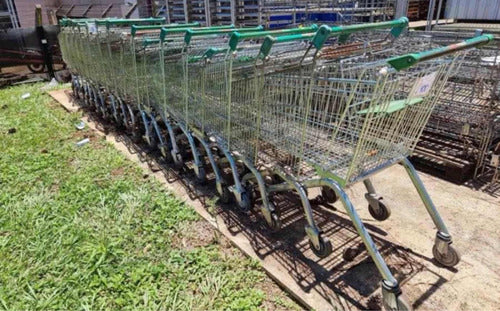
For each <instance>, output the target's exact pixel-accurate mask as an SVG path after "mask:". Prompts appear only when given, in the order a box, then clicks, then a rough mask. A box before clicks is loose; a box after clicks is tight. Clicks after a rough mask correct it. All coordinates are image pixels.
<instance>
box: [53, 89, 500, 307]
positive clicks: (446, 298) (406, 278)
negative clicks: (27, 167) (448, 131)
mask: <svg viewBox="0 0 500 311" xmlns="http://www.w3.org/2000/svg"><path fill="white" fill-rule="evenodd" d="M56 92H59V93H58V94H57V95H52V96H53V97H54V98H56V99H57V100H58V101H59V102H60V103H61V104H62V105H63V106H65V107H66V106H68V105H70V102H71V100H70V98H69V97H68V95H69V93H68V92H64V90H60V91H56ZM66 109H67V110H69V111H71V110H70V109H73V108H69V107H66ZM85 121H86V122H87V123H88V124H89V126H90V127H91V128H93V129H95V130H96V132H97V133H100V135H103V136H104V134H103V133H102V132H101V131H100V130H99V128H101V126H100V125H99V124H97V123H95V122H93V121H92V120H90V119H88V118H85ZM105 139H106V140H107V141H108V142H110V143H111V144H113V145H114V146H115V147H116V148H117V149H118V150H120V151H121V152H123V154H124V155H125V156H126V157H127V158H129V159H130V160H132V161H134V162H136V163H138V165H139V166H141V167H142V168H143V169H144V171H145V172H147V174H150V175H153V176H154V177H156V178H157V179H158V180H159V181H160V182H161V183H162V184H164V186H165V188H166V189H168V190H169V191H171V192H173V193H174V194H175V195H176V196H177V197H179V198H181V199H183V200H185V201H186V202H187V203H188V204H189V205H191V206H192V207H193V208H194V209H195V210H196V211H197V212H198V213H199V214H200V215H201V216H202V217H203V218H205V219H206V220H207V221H208V222H210V223H211V224H212V225H213V226H214V227H216V228H217V229H218V230H219V231H220V232H222V234H224V235H225V236H226V237H227V238H228V239H229V240H230V241H231V242H232V243H233V244H234V245H236V246H237V247H238V248H240V249H241V250H242V251H243V252H244V253H245V254H246V255H248V256H250V257H252V258H255V259H256V260H258V261H259V262H260V263H261V265H262V266H263V268H264V269H265V270H266V271H267V273H268V274H269V275H270V276H271V277H272V278H273V279H274V280H276V282H278V283H279V284H280V285H281V286H282V287H283V288H284V289H285V290H287V291H288V292H289V293H290V294H292V295H293V296H294V297H295V298H296V299H297V300H298V301H299V302H301V303H302V304H303V305H304V306H305V307H307V308H308V309H315V310H359V309H362V310H366V309H372V310H373V309H379V308H380V307H381V306H380V301H381V293H380V289H379V282H380V280H381V279H380V276H379V275H378V273H377V270H376V267H375V265H374V264H373V262H372V261H371V260H370V259H369V258H368V257H367V254H366V253H365V252H362V253H361V254H360V255H359V256H357V257H356V259H355V260H354V261H351V262H347V261H344V260H343V258H342V252H343V250H345V249H346V248H347V247H350V246H357V245H359V244H360V243H361V240H360V238H359V237H358V236H357V234H356V231H355V230H354V228H353V227H352V225H351V222H350V220H349V218H348V216H347V214H346V213H345V211H344V210H343V208H342V206H341V205H340V204H338V203H335V204H334V205H333V206H325V205H315V206H314V214H315V218H316V219H317V220H318V223H319V225H320V226H321V228H322V229H323V230H324V232H325V234H326V236H327V237H328V238H329V239H330V240H331V241H332V243H333V250H334V252H333V254H332V255H330V256H329V257H327V258H324V259H318V258H316V257H315V256H314V255H313V254H312V251H311V250H310V248H309V245H308V242H307V238H306V237H305V234H304V230H303V228H304V225H305V220H304V217H303V214H302V211H301V209H300V202H299V200H298V198H297V197H296V196H294V195H290V194H285V195H276V196H275V197H273V201H274V202H275V203H276V205H277V206H278V208H279V209H280V212H281V216H282V219H283V226H284V228H283V229H282V230H280V231H279V232H277V233H273V232H271V231H269V230H268V229H267V227H266V225H265V222H264V220H263V219H262V216H260V215H259V213H258V212H255V213H251V214H250V215H247V214H243V213H241V212H239V211H238V209H237V207H236V206H231V205H226V206H220V205H214V204H212V202H211V200H210V198H211V197H212V195H213V193H214V192H213V183H211V182H209V183H208V184H207V185H205V186H202V187H200V186H195V185H194V184H195V182H194V178H193V176H192V174H191V175H190V174H189V172H187V173H182V175H181V176H180V175H179V174H178V173H177V172H176V171H174V170H172V169H169V168H164V169H161V170H159V171H156V172H153V171H151V169H150V168H151V165H153V166H155V167H156V168H157V167H159V166H158V163H156V162H155V160H154V159H152V158H149V157H148V156H147V155H146V154H145V152H144V150H143V149H141V148H140V146H137V145H134V144H131V142H130V141H129V140H128V138H127V137H126V136H123V135H120V134H115V133H107V134H106V135H105ZM420 176H421V178H422V180H423V182H424V184H425V185H426V187H427V189H428V191H429V193H430V195H431V197H432V198H433V200H434V202H435V204H436V206H437V207H438V209H439V210H440V212H441V215H442V217H443V219H444V220H445V222H446V223H447V225H448V227H449V230H450V232H451V233H452V235H453V238H454V245H455V247H456V248H457V249H458V250H460V251H461V253H462V261H461V263H460V264H459V265H458V266H457V268H456V269H446V268H442V267H439V266H438V265H436V264H435V263H434V261H433V259H432V252H431V248H432V245H433V240H434V236H435V228H434V225H433V223H432V221H431V220H430V218H429V217H428V215H427V213H426V210H425V208H424V206H423V204H422V202H421V201H420V199H419V197H418V194H417V192H416V190H415V189H414V188H413V186H412V184H411V181H410V180H409V178H408V176H407V175H406V172H405V170H404V168H403V167H401V166H399V165H395V166H392V167H390V168H389V169H387V170H385V171H383V172H380V173H379V174H378V175H376V176H375V177H374V178H373V183H374V185H375V187H376V188H377V190H378V192H379V193H380V194H382V195H383V196H384V198H385V201H386V202H387V203H388V204H389V205H390V206H391V209H392V216H391V218H389V219H388V220H386V221H384V222H377V221H374V220H372V218H371V217H370V215H369V213H368V211H367V208H366V207H367V203H366V201H365V199H364V192H365V190H364V187H363V185H362V184H356V185H354V186H353V187H351V188H349V189H348V190H347V193H348V195H349V197H350V198H351V200H352V201H353V203H354V205H355V206H356V207H357V209H358V211H359V213H360V216H361V217H362V219H363V221H364V223H365V225H366V227H367V228H368V230H369V232H370V234H372V237H373V238H374V240H375V243H376V244H377V245H378V247H379V250H380V251H381V253H382V255H383V257H384V258H385V260H386V262H387V263H388V265H389V267H390V269H391V270H392V271H393V272H394V273H395V275H396V277H397V278H398V279H399V280H400V281H401V283H402V289H403V291H404V292H405V293H406V294H407V296H408V297H409V298H410V301H412V302H413V306H414V308H415V309H416V310H436V311H437V310H495V309H498V302H499V301H500V294H499V293H500V263H499V262H498V258H500V239H499V238H498V237H499V236H500V229H499V227H498V224H497V223H498V219H500V198H499V196H500V195H499V194H500V193H492V194H490V195H489V194H485V193H482V192H479V191H475V190H473V189H471V188H467V187H465V186H457V185H454V184H451V183H449V182H446V181H443V180H440V179H437V178H435V177H432V176H429V175H426V174H420ZM309 195H310V197H311V198H312V197H314V196H315V195H317V191H311V192H310V193H309Z"/></svg>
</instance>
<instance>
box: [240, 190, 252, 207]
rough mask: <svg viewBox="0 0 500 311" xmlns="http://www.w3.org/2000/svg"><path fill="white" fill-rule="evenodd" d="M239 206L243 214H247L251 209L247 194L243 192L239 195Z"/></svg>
mask: <svg viewBox="0 0 500 311" xmlns="http://www.w3.org/2000/svg"><path fill="white" fill-rule="evenodd" d="M239 206H240V208H241V210H243V211H244V212H248V211H249V210H250V209H251V208H252V200H251V199H250V195H249V194H248V192H246V191H245V192H243V193H242V194H241V201H240V202H239Z"/></svg>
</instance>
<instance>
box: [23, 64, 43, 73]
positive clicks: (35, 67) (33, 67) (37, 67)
mask: <svg viewBox="0 0 500 311" xmlns="http://www.w3.org/2000/svg"><path fill="white" fill-rule="evenodd" d="M26 67H28V69H29V70H30V71H31V72H33V73H42V72H44V71H45V65H44V64H28V65H26Z"/></svg>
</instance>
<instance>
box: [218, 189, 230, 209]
mask: <svg viewBox="0 0 500 311" xmlns="http://www.w3.org/2000/svg"><path fill="white" fill-rule="evenodd" d="M219 200H220V202H221V203H222V204H227V203H229V201H230V200H231V192H230V191H229V188H228V187H227V186H224V185H223V186H222V193H219Z"/></svg>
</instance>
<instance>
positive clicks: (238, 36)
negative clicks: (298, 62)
mask: <svg viewBox="0 0 500 311" xmlns="http://www.w3.org/2000/svg"><path fill="white" fill-rule="evenodd" d="M316 30H318V25H316V24H313V25H311V26H309V27H301V28H291V29H280V30H268V31H260V32H249V33H238V32H235V33H233V35H232V36H231V39H229V47H230V48H231V51H236V48H237V47H238V43H239V42H240V41H241V40H244V39H254V38H265V37H266V36H282V35H283V36H284V35H293V34H299V33H310V32H315V31H316Z"/></svg>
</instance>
